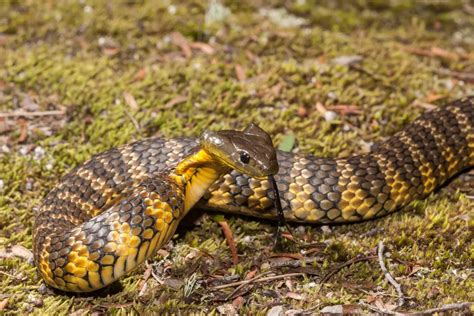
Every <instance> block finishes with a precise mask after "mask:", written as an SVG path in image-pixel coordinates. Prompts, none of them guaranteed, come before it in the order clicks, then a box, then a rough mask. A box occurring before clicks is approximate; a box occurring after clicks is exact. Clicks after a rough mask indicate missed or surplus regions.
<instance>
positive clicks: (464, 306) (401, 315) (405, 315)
mask: <svg viewBox="0 0 474 316" xmlns="http://www.w3.org/2000/svg"><path fill="white" fill-rule="evenodd" d="M360 305H362V306H364V307H367V308H368V309H370V310H372V311H374V312H376V313H379V314H383V315H397V316H423V315H432V314H434V313H442V312H447V311H454V310H467V311H468V310H469V309H470V308H471V307H472V306H473V305H474V302H462V303H454V304H446V305H443V306H440V307H435V308H430V309H425V310H422V311H417V312H412V313H410V312H393V311H389V310H386V309H379V308H377V307H375V306H373V305H370V304H367V303H360Z"/></svg>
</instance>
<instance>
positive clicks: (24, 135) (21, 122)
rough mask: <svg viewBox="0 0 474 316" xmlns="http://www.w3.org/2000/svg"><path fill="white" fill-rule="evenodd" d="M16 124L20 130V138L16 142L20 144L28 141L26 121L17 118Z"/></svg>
mask: <svg viewBox="0 0 474 316" xmlns="http://www.w3.org/2000/svg"><path fill="white" fill-rule="evenodd" d="M16 122H17V124H18V127H19V128H20V136H18V142H19V143H20V144H21V143H24V142H25V141H26V140H27V139H28V120H27V119H25V118H23V117H19V118H18V119H17V120H16Z"/></svg>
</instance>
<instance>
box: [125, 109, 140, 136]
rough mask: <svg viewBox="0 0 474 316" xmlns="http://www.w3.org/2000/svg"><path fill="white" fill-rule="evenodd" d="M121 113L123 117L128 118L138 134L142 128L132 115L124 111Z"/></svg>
mask: <svg viewBox="0 0 474 316" xmlns="http://www.w3.org/2000/svg"><path fill="white" fill-rule="evenodd" d="M123 112H124V113H125V115H126V116H127V117H128V119H129V120H130V121H131V122H132V124H133V127H135V130H136V131H137V132H140V130H141V129H142V128H141V126H140V124H139V123H138V122H137V120H136V119H135V118H134V117H133V115H132V114H131V113H130V112H128V111H127V110H125V109H124V110H123Z"/></svg>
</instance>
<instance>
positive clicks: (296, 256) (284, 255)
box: [270, 252, 304, 260]
mask: <svg viewBox="0 0 474 316" xmlns="http://www.w3.org/2000/svg"><path fill="white" fill-rule="evenodd" d="M270 258H291V259H295V260H300V259H304V257H303V255H301V254H299V253H289V252H280V253H273V254H271V255H270Z"/></svg>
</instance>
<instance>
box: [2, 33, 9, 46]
mask: <svg viewBox="0 0 474 316" xmlns="http://www.w3.org/2000/svg"><path fill="white" fill-rule="evenodd" d="M7 43H8V36H7V35H4V34H0V46H3V45H5V44H7Z"/></svg>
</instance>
